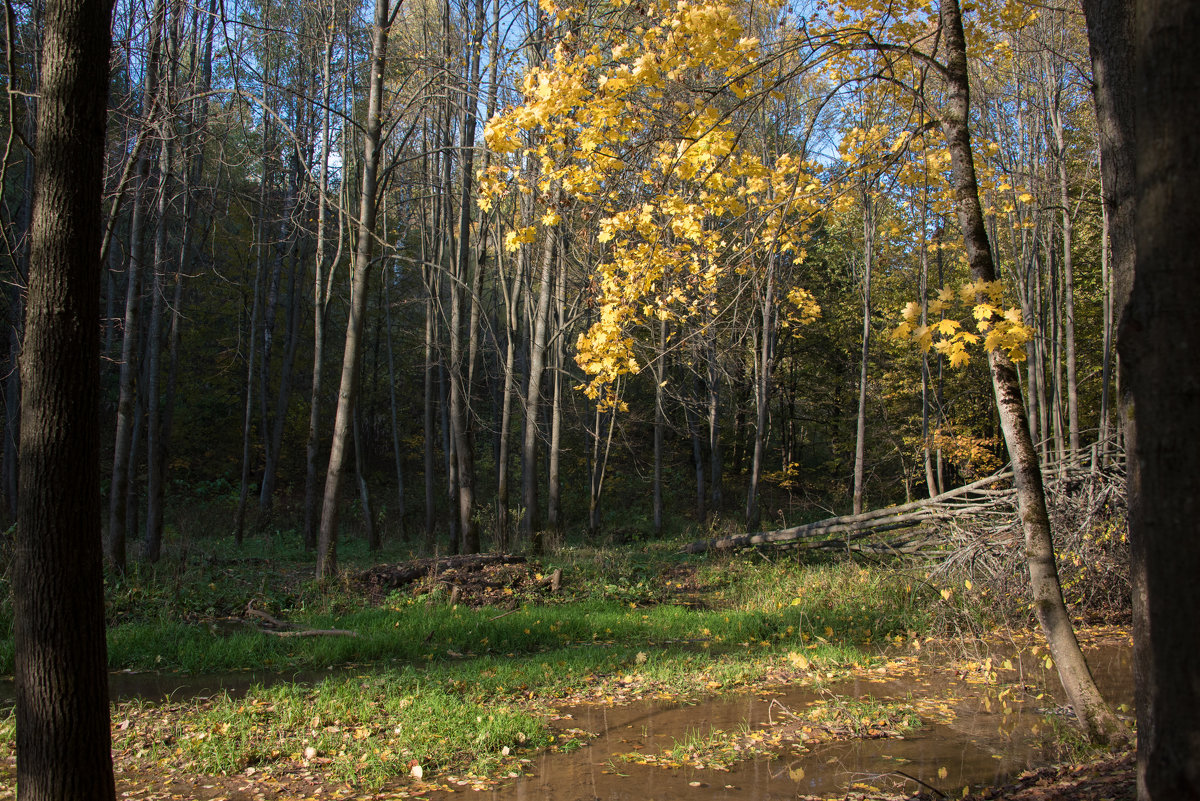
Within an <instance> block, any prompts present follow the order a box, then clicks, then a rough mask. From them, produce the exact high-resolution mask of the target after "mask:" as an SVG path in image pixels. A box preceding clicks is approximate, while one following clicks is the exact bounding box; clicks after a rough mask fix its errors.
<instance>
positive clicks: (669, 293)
mask: <svg viewBox="0 0 1200 801" xmlns="http://www.w3.org/2000/svg"><path fill="white" fill-rule="evenodd" d="M733 2H737V0H733ZM625 5H626V4H625V3H624V2H618V3H617V8H618V9H619V8H622V7H624V6H625ZM582 8H583V6H582V4H581V3H579V2H578V1H577V0H565V1H564V0H555V3H554V4H553V13H554V15H555V17H556V19H557V21H558V22H559V23H564V24H561V25H560V27H559V29H558V32H559V34H560V36H561V38H560V41H559V43H558V45H557V46H556V47H555V48H554V49H553V51H552V55H551V57H550V58H549V59H547V61H546V62H545V63H543V64H541V65H539V66H536V67H534V68H531V69H530V70H528V71H527V73H526V74H525V76H524V78H523V80H522V82H521V91H522V102H521V103H520V104H519V105H517V106H515V107H513V108H510V109H507V110H505V111H503V112H502V113H500V114H498V115H497V116H496V117H495V118H493V119H492V120H490V121H489V122H488V124H487V126H486V129H485V134H484V137H485V141H486V142H487V145H488V147H489V148H490V149H491V150H492V151H493V153H495V154H497V155H499V156H502V157H504V158H502V159H498V162H504V161H507V164H504V163H497V164H493V165H491V166H490V167H489V168H488V169H487V170H486V171H484V172H482V173H481V174H480V176H479V186H480V193H481V201H480V205H481V206H482V207H484V208H485V209H487V208H491V207H492V206H493V205H494V204H495V203H497V202H499V201H501V199H503V198H506V197H511V196H512V192H513V189H514V188H515V189H517V190H518V191H521V192H523V193H525V194H526V195H528V196H532V198H533V200H534V202H535V204H538V203H546V202H547V200H546V199H547V198H549V197H551V196H552V195H554V193H555V192H556V191H559V190H561V192H562V194H563V195H564V196H565V197H566V198H567V199H569V200H570V203H571V204H578V205H579V206H583V205H586V206H587V207H588V208H589V209H590V210H592V211H591V212H590V213H589V218H591V217H592V216H594V220H592V222H591V224H590V233H591V237H592V242H593V243H594V246H595V248H596V253H597V256H598V258H597V260H596V261H595V262H593V265H592V272H593V277H592V286H593V287H595V288H596V289H597V290H598V291H597V293H596V296H595V297H594V298H592V302H593V303H594V305H595V307H596V308H597V309H598V310H599V316H598V319H597V320H596V321H595V322H594V323H593V325H592V326H591V328H590V329H589V330H588V331H586V332H585V333H584V334H583V335H581V336H580V337H579V338H578V340H577V342H576V347H577V355H576V362H577V363H578V364H579V365H580V367H581V368H582V369H583V370H584V372H585V374H586V375H587V376H589V380H590V383H589V384H587V385H586V387H585V390H586V391H587V393H588V394H589V395H590V396H592V397H594V398H599V397H602V396H603V395H604V392H605V390H604V388H605V387H606V386H608V385H611V384H613V383H614V382H615V381H616V380H617V379H619V378H620V377H621V376H622V375H626V374H629V373H636V372H637V371H638V370H639V369H640V364H639V362H638V359H637V358H636V356H635V346H636V344H637V343H636V340H635V337H636V336H637V330H636V329H638V328H639V327H641V328H642V329H643V330H644V329H645V327H646V325H647V324H648V323H649V322H651V321H659V320H672V321H675V322H679V323H686V324H694V325H702V324H703V322H702V321H703V319H704V318H705V315H707V314H710V313H711V312H712V310H713V309H714V308H715V307H716V301H715V300H714V298H715V297H716V293H717V292H718V289H719V286H720V285H721V281H722V279H723V278H725V277H727V276H734V277H738V278H744V277H745V276H746V275H747V273H748V271H752V270H754V269H757V268H758V266H761V265H763V264H765V263H767V260H768V259H769V258H773V257H772V256H769V255H768V254H771V253H774V254H778V253H782V252H791V253H792V254H793V256H792V258H793V261H799V260H802V259H803V252H802V250H801V248H800V246H801V244H802V242H803V241H804V239H805V237H806V221H807V220H808V219H810V218H812V217H813V216H815V214H816V211H817V209H818V208H819V205H820V198H821V196H822V194H823V192H824V191H825V190H824V187H823V186H822V184H821V181H820V180H819V179H818V178H817V177H816V173H817V171H818V169H819V168H818V167H817V166H815V165H807V164H804V163H803V162H802V161H801V160H800V159H797V158H794V157H790V156H786V155H783V156H779V155H777V154H769V153H765V152H764V151H763V149H762V148H761V147H756V146H754V145H753V143H752V142H748V141H747V137H746V135H745V130H746V129H745V125H746V120H745V119H741V118H739V115H738V114H737V113H731V111H730V108H729V107H728V106H727V105H723V104H718V103H714V102H711V101H712V98H713V94H712V93H713V92H714V91H716V92H720V93H721V94H722V95H723V96H725V97H728V98H730V99H734V98H736V99H739V100H740V99H746V98H751V97H757V96H763V95H766V94H768V92H769V89H770V87H769V81H770V78H769V74H768V72H767V71H765V70H763V69H761V68H760V66H761V65H760V66H755V65H758V64H759V61H760V53H759V47H760V42H759V40H758V39H757V38H755V37H753V36H750V35H747V33H746V31H745V30H744V29H743V26H742V23H741V16H742V11H743V10H741V9H736V8H735V7H734V5H731V3H730V2H725V0H682V1H681V2H674V0H650V2H649V3H644V4H641V5H640V6H639V7H638V8H637V9H636V12H634V11H630V12H629V14H630V16H629V19H628V20H627V22H629V23H630V24H628V25H613V26H611V27H608V26H595V27H590V26H584V27H583V28H579V27H577V26H575V25H573V24H565V23H566V22H567V21H569V20H573V19H576V18H577V17H578V12H580V11H581V9H582ZM617 13H618V14H619V13H623V12H620V11H618V12H617ZM748 145H749V146H748ZM565 217H570V215H567V214H566V213H565V212H562V213H560V211H559V208H558V207H555V208H549V207H548V206H547V207H546V208H544V209H543V210H542V211H538V212H535V213H534V214H533V215H531V216H530V218H528V219H527V220H526V223H527V224H526V226H525V227H523V228H519V229H518V230H516V231H512V232H509V233H508V234H507V235H506V236H505V247H506V248H508V249H510V250H516V249H519V248H521V247H522V246H524V245H527V244H530V243H533V242H535V241H537V239H538V238H539V237H540V236H544V235H546V234H545V232H547V231H548V230H550V229H553V228H555V227H556V226H563V225H572V224H574V225H577V224H578V223H579V220H578V219H577V218H572V219H565ZM529 223H532V224H529ZM748 229H749V230H754V231H755V234H754V235H753V236H745V231H746V230H748ZM577 241H578V240H577ZM792 301H793V302H792V303H791V308H790V309H789V310H788V314H789V316H788V318H787V322H788V324H791V325H797V326H798V325H802V324H805V323H807V322H810V321H811V320H812V319H815V316H816V314H817V313H819V310H818V309H817V307H816V303H815V301H814V300H813V299H812V297H811V295H807V294H806V293H803V291H802V290H801V291H800V293H798V294H796V295H795V297H794V298H793V299H792Z"/></svg>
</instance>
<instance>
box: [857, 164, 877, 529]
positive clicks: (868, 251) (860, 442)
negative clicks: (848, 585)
mask: <svg viewBox="0 0 1200 801" xmlns="http://www.w3.org/2000/svg"><path fill="white" fill-rule="evenodd" d="M871 190H872V187H871V186H870V184H867V185H865V186H864V187H863V280H862V299H863V325H862V351H861V353H860V354H859V359H860V362H859V374H858V416H857V418H856V423H855V438H854V503H853V506H854V514H856V515H857V514H862V509H863V472H864V469H865V462H866V454H867V359H868V357H869V356H870V354H871V269H872V267H873V266H874V261H875V210H874V203H873V199H872V197H871Z"/></svg>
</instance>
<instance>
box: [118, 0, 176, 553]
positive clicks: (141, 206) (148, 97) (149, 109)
mask: <svg viewBox="0 0 1200 801" xmlns="http://www.w3.org/2000/svg"><path fill="white" fill-rule="evenodd" d="M162 19H163V3H162V0H155V3H154V11H153V12H152V15H151V24H150V36H151V42H150V59H149V63H148V64H147V67H146V81H145V95H144V103H145V108H144V109H143V115H142V116H143V122H142V124H143V126H145V127H149V126H150V124H151V121H152V119H153V115H154V113H155V105H156V103H155V101H156V95H157V92H158V77H157V73H158V62H159V47H160V37H161V30H162V27H161V26H162ZM137 158H138V161H137V168H136V176H137V177H136V187H135V190H134V191H135V192H136V193H137V194H136V195H135V197H134V201H133V211H132V213H131V216H130V222H129V267H128V278H127V282H126V290H125V331H124V337H123V338H122V341H121V372H120V386H119V389H118V396H117V425H116V437H115V440H116V441H115V443H114V445H113V469H112V477H111V480H110V482H109V507H108V538H107V540H106V542H105V551H106V554H105V555H106V557H107V559H108V563H109V565H110V566H111V567H112V568H113V569H114V570H116V571H117V572H119V573H124V572H125V558H126V554H125V533H126V517H127V515H128V509H127V508H126V495H127V493H128V490H129V484H130V483H131V477H130V472H131V470H132V466H131V464H130V462H131V454H130V451H131V447H132V440H133V427H134V417H135V415H136V414H137V397H136V396H137V372H136V370H137V343H138V331H139V329H140V327H141V293H142V259H143V253H144V252H145V246H144V242H143V238H144V237H143V230H142V229H143V228H144V227H145V220H146V196H145V185H146V182H147V181H148V180H149V176H150V155H149V153H148V152H147V150H146V148H142V150H141V151H140V152H139V153H138V157H137Z"/></svg>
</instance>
